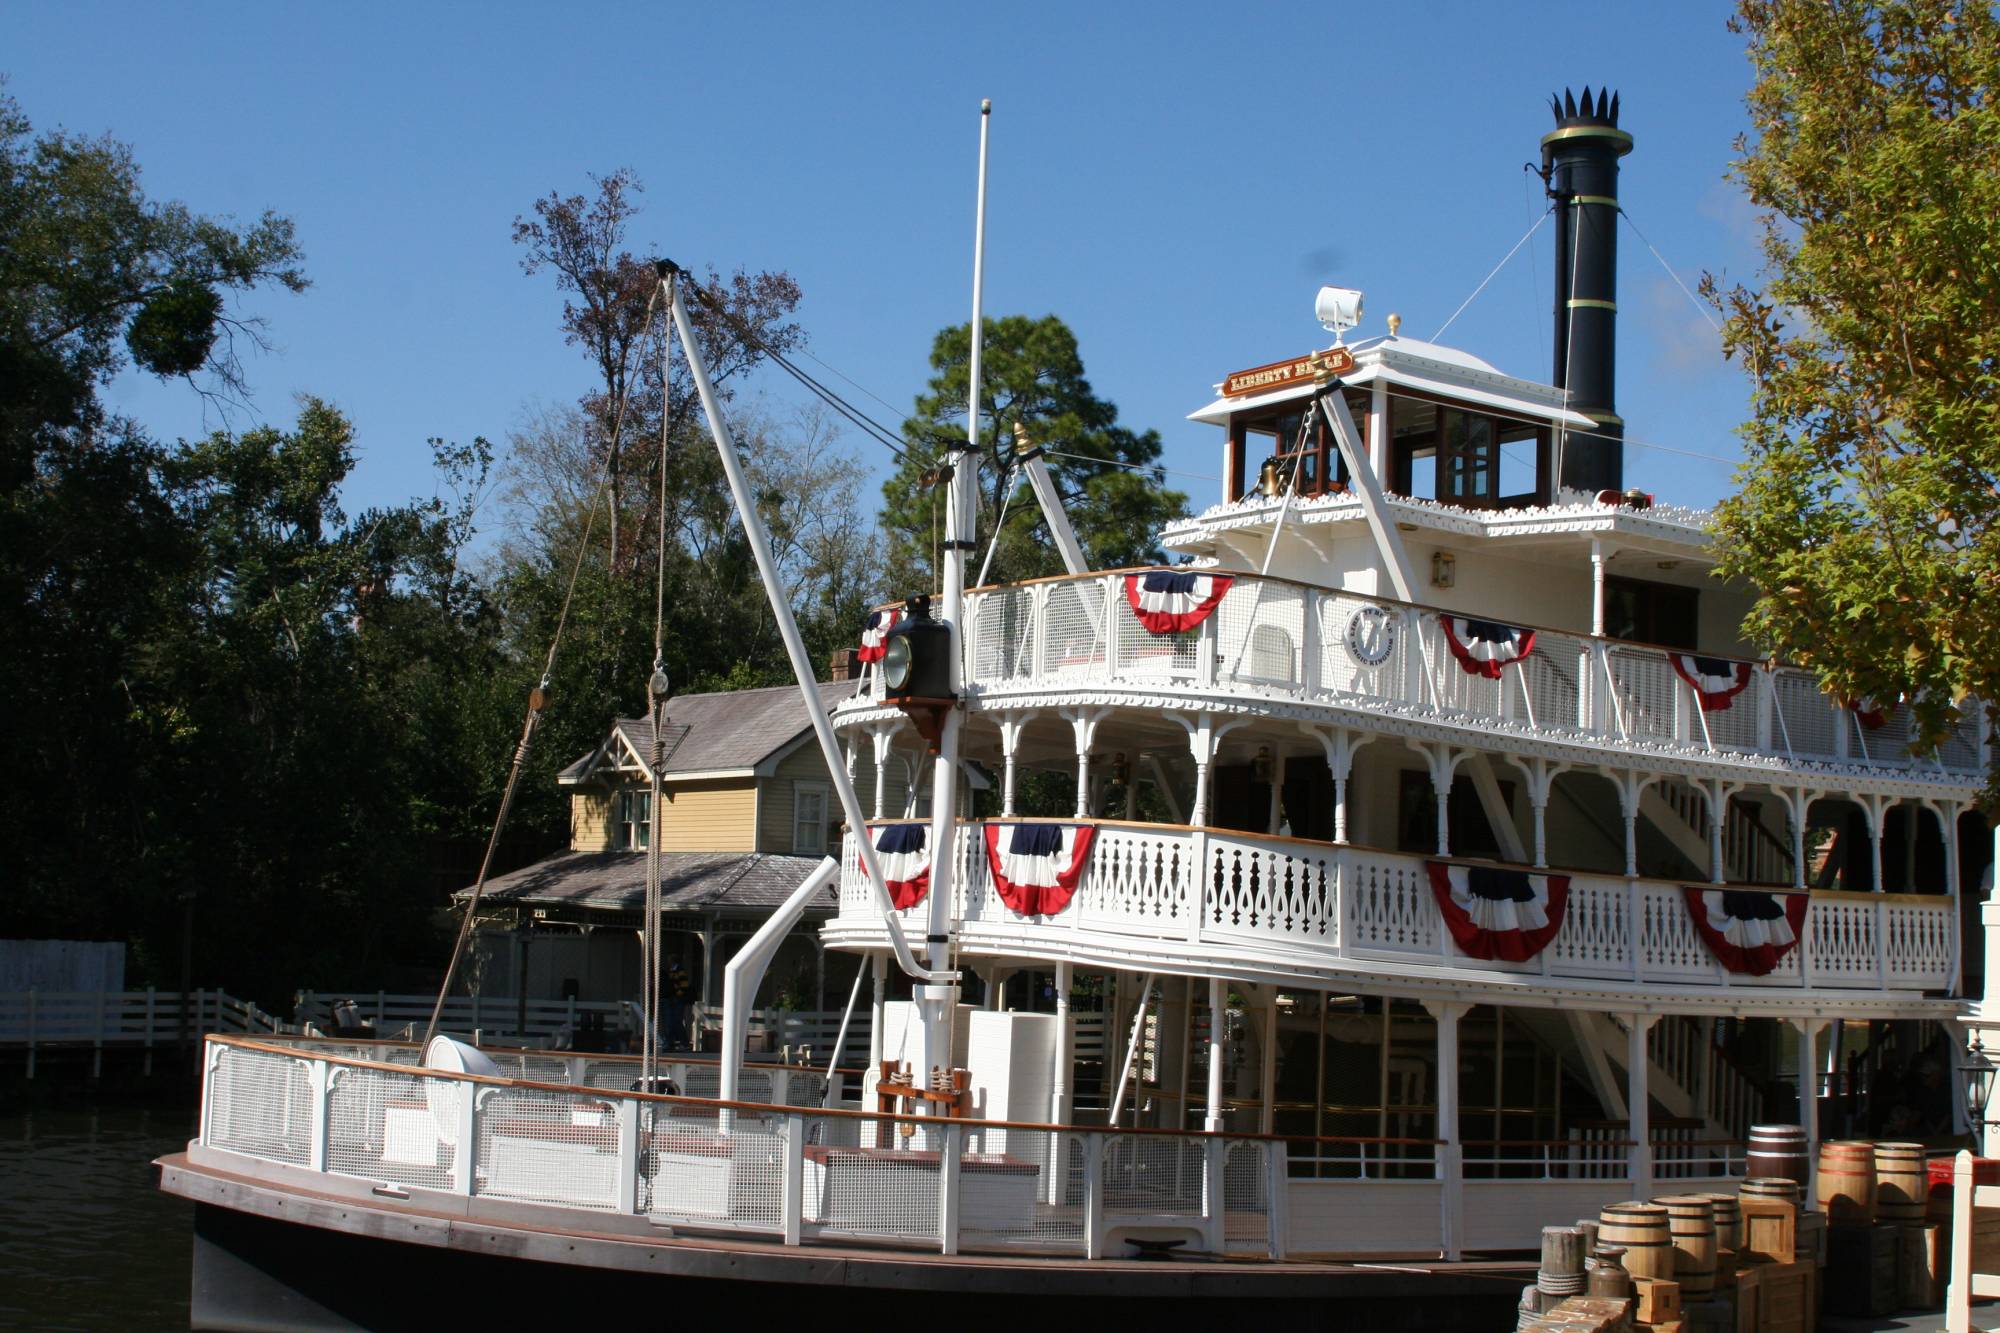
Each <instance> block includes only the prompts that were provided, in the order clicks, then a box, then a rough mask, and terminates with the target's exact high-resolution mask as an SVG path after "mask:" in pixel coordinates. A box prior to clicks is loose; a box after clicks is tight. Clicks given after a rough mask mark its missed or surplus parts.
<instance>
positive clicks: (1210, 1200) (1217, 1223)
mask: <svg viewBox="0 0 2000 1333" xmlns="http://www.w3.org/2000/svg"><path fill="white" fill-rule="evenodd" d="M1201 1149H1202V1151H1201V1231H1202V1238H1201V1247H1202V1248H1203V1249H1204V1250H1206V1251H1208V1252H1209V1253H1210V1254H1222V1253H1223V1252H1224V1251H1226V1250H1227V1249H1228V1248H1229V1239H1228V1237H1229V1231H1228V1222H1229V1201H1228V1199H1227V1198H1225V1197H1224V1195H1223V1185H1224V1181H1223V1178H1224V1176H1225V1175H1226V1174H1227V1172H1226V1171H1225V1169H1224V1166H1225V1164H1226V1163H1227V1162H1228V1160H1229V1142H1228V1140H1227V1139H1224V1138H1222V1137H1221V1136H1220V1135H1217V1136H1215V1137H1214V1138H1208V1139H1203V1140H1202V1142H1201Z"/></svg>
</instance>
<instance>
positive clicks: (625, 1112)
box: [615, 1097, 659, 1217]
mask: <svg viewBox="0 0 2000 1333" xmlns="http://www.w3.org/2000/svg"><path fill="white" fill-rule="evenodd" d="M615 1116H616V1121H615V1125H616V1129H617V1131H618V1211H619V1212H621V1213H624V1214H625V1215H626V1216H628V1217H629V1216H631V1215H632V1214H633V1213H636V1212H638V1211H639V1166H640V1161H641V1156H640V1152H639V1101H638V1099H637V1098H635V1097H620V1098H619V1099H618V1102H617V1109H616V1113H615ZM647 1202H648V1203H651V1204H657V1203H658V1202H659V1201H658V1200H657V1199H650V1198H649V1199H648V1200H647Z"/></svg>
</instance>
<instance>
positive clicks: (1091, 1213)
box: [1083, 1134, 1105, 1259]
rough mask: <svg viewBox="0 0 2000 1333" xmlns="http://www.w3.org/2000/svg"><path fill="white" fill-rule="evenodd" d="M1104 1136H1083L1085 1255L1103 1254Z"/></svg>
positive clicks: (1098, 1256) (1097, 1257)
mask: <svg viewBox="0 0 2000 1333" xmlns="http://www.w3.org/2000/svg"><path fill="white" fill-rule="evenodd" d="M1104 1241H1105V1228H1104V1135H1102V1134H1086V1135H1084V1136H1083V1257H1084V1258H1086V1259H1102V1258H1103V1257H1104Z"/></svg>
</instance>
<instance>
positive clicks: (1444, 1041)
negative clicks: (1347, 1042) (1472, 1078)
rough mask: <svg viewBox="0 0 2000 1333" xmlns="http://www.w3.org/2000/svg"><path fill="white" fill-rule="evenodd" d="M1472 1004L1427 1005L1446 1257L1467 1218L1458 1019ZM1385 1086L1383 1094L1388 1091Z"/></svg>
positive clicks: (1441, 1244)
mask: <svg viewBox="0 0 2000 1333" xmlns="http://www.w3.org/2000/svg"><path fill="white" fill-rule="evenodd" d="M1471 1007H1472V1006H1471V1005H1468V1004H1465V1003H1462V1002H1460V1001H1457V1000H1425V1001H1424V1008H1425V1009H1427V1010H1429V1011H1430V1015H1431V1017H1432V1018H1434V1019H1435V1020H1437V1067H1438V1086H1437V1099H1438V1112H1437V1130H1436V1134H1435V1137H1436V1138H1438V1139H1439V1140H1440V1141H1441V1142H1440V1143H1439V1146H1438V1160H1437V1168H1436V1169H1437V1174H1438V1177H1439V1179H1440V1180H1441V1181H1442V1182H1443V1186H1444V1191H1443V1192H1444V1199H1443V1204H1442V1206H1441V1208H1440V1216H1439V1219H1438V1229H1439V1236H1438V1251H1439V1253H1441V1254H1443V1256H1444V1257H1445V1258H1446V1259H1451V1260H1456V1259H1457V1258H1458V1257H1459V1254H1460V1248H1461V1246H1460V1239H1459V1238H1460V1236H1461V1235H1462V1234H1463V1232H1464V1218H1465V1159H1464V1157H1463V1155H1462V1154H1461V1152H1460V1148H1459V1138H1458V1134H1459V1129H1458V1067H1459V1056H1458V1020H1459V1019H1460V1018H1462V1017H1463V1016H1464V1015H1465V1012H1466V1010H1468V1009H1470V1008H1471ZM1387 1091H1388V1090H1387V1089H1386V1088H1384V1089H1383V1095H1384V1096H1386V1095H1387Z"/></svg>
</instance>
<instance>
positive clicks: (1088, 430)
mask: <svg viewBox="0 0 2000 1333" xmlns="http://www.w3.org/2000/svg"><path fill="white" fill-rule="evenodd" d="M971 355H972V326H971V325H970V324H961V325H958V326H957V327H955V328H949V329H945V330H942V331H941V332H940V333H939V334H938V335H937V338H936V340H935V341H934V342H933V343H932V346H931V368H932V370H933V371H934V372H936V373H935V374H933V375H932V376H931V381H930V387H929V391H928V392H926V393H924V394H921V395H919V396H918V398H917V402H916V410H915V412H914V413H913V414H912V415H911V417H910V419H909V420H908V421H907V422H905V423H904V427H903V431H904V435H905V436H906V437H907V438H908V439H909V441H910V443H911V446H912V447H911V449H910V451H909V455H908V457H907V458H906V460H905V461H904V463H903V465H902V466H901V467H900V468H899V469H898V470H897V471H896V473H895V474H894V475H893V476H891V477H890V478H889V480H888V481H886V482H885V483H883V486H882V496H883V501H884V506H883V513H882V527H883V529H884V532H885V533H886V535H887V537H888V541H889V548H890V549H889V565H890V567H891V568H892V569H896V570H898V571H900V572H901V577H902V579H903V581H904V586H902V587H899V588H897V589H896V590H895V591H897V592H898V593H903V592H911V591H920V590H922V589H924V588H928V587H932V586H935V584H936V582H937V574H936V567H935V561H934V552H935V550H936V547H935V545H934V543H935V541H936V540H938V539H939V538H940V537H941V536H942V533H943V522H944V515H943V510H944V492H943V489H942V488H941V487H935V486H934V485H931V484H927V483H926V481H925V476H926V474H927V473H930V472H932V471H933V470H934V469H936V468H937V467H938V465H939V459H940V458H941V452H940V448H939V445H940V441H942V440H944V439H947V438H951V437H958V438H963V436H964V432H965V409H966V388H967V385H968V383H969V382H970V369H969V362H970V360H971ZM980 378H981V380H982V381H983V383H982V392H981V395H980V404H981V415H980V442H981V445H982V446H983V447H982V449H981V451H980V455H979V479H980V486H979V491H980V496H981V514H980V522H979V525H978V526H979V532H980V540H981V542H982V553H983V543H984V542H985V541H987V540H990V539H991V536H992V533H993V530H994V526H995V525H996V523H998V522H999V516H1000V513H1001V511H1002V509H1003V508H1004V509H1005V510H1006V515H1007V516H1006V521H1005V523H1004V525H1003V526H1001V530H1000V543H999V547H998V549H997V550H996V551H995V553H994V559H993V567H992V570H991V571H990V572H989V574H988V576H987V577H988V580H989V581H991V582H1007V581H1011V580H1017V579H1026V578H1036V577H1040V576H1042V575H1047V574H1060V573H1061V572H1062V558H1061V556H1060V554H1059V553H1058V552H1057V551H1056V549H1055V547H1054V545H1053V543H1052V542H1051V541H1050V540H1049V538H1048V535H1047V529H1046V527H1045V526H1044V525H1043V523H1042V519H1041V512H1040V510H1039V509H1038V508H1037V506H1036V504H1035V499H1034V494H1033V492H1032V491H1031V490H1030V489H1029V488H1028V485H1027V482H1026V481H1025V479H1023V478H1022V477H1021V476H1020V475H1019V474H1018V473H1016V474H1014V475H1013V478H1012V481H1011V482H1010V483H1008V484H1007V486H1006V488H1005V490H1003V488H1002V478H1003V475H1004V474H1005V469H1006V462H1007V459H1008V458H1010V457H1011V456H1012V454H1013V451H1014V442H1015V437H1014V428H1015V427H1016V426H1017V425H1018V426H1020V427H1022V428H1023V429H1024V430H1025V431H1026V432H1027V436H1028V438H1029V440H1030V441H1032V442H1033V443H1035V444H1037V445H1040V446H1042V447H1044V448H1046V449H1048V450H1050V451H1051V454H1050V457H1049V459H1048V463H1049V471H1050V473H1051V475H1052V476H1053V477H1054V478H1055V482H1056V489H1057V491H1058V492H1059V493H1060V494H1061V496H1062V500H1063V505H1064V507H1065V508H1066V509H1067V510H1068V512H1069V515H1070V522H1071V523H1072V525H1073V526H1074V527H1075V528H1076V532H1077V539H1078V541H1079V542H1081V544H1082V546H1083V551H1084V555H1085V557H1086V558H1087V559H1088V561H1089V563H1090V566H1091V568H1093V569H1115V568H1118V567H1119V566H1121V565H1133V564H1143V563H1148V562H1151V561H1156V560H1158V559H1160V552H1159V549H1158V547H1157V546H1156V545H1155V544H1154V541H1153V534H1154V532H1155V531H1156V530H1157V529H1158V528H1159V527H1160V525H1161V524H1163V523H1165V522H1167V521H1169V520H1170V519H1173V518H1177V517H1179V516H1180V515H1181V514H1183V513H1184V512H1185V511H1186V506H1187V497H1186V496H1185V495H1183V494H1181V493H1180V492H1179V491H1172V490H1167V489H1165V488H1164V485H1163V482H1164V476H1163V474H1162V473H1161V472H1159V471H1158V470H1157V469H1156V468H1154V467H1152V466H1151V465H1152V464H1154V463H1156V462H1157V461H1158V459H1159V457H1160V437H1159V433H1158V432H1157V431H1150V430H1149V431H1146V432H1144V433H1143V434H1141V433H1136V432H1134V431H1132V430H1130V429H1128V428H1126V427H1124V426H1121V425H1119V424H1118V409H1117V407H1116V406H1114V405H1113V404H1111V403H1109V402H1107V401H1105V400H1104V399H1102V398H1099V397H1098V396H1097V394H1096V392H1095V391H1094V390H1093V389H1092V388H1091V387H1090V381H1089V380H1088V379H1086V378H1085V377H1084V373H1083V358H1082V356H1081V355H1080V354H1079V353H1078V351H1077V346H1076V335H1075V334H1074V333H1072V332H1071V331H1070V329H1069V326H1068V325H1066V324H1064V323H1063V322H1062V320H1060V319H1058V318H1057V317H1056V316H1054V315H1047V316H1044V317H1043V318H1041V319H1029V318H1027V317H1026V316H1024V315H1009V316H1006V317H1005V318H1002V319H989V320H987V321H986V322H985V336H984V339H983V345H982V349H981V361H980ZM1058 454H1059V455H1061V456H1057V455H1058ZM982 558H983V554H982ZM975 572H977V571H976V570H975Z"/></svg>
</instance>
